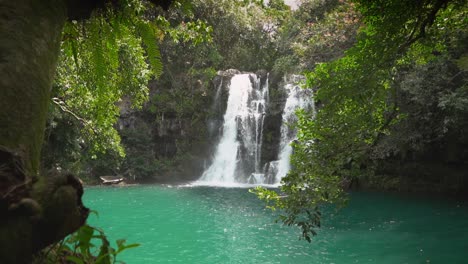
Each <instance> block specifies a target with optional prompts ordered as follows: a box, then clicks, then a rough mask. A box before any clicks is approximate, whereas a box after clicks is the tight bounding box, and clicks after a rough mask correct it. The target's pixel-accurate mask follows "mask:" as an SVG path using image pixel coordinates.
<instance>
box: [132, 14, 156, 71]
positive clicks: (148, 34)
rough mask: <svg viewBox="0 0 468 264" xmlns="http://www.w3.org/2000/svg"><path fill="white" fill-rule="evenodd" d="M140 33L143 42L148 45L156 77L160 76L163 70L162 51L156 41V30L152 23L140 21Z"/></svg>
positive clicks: (138, 24)
mask: <svg viewBox="0 0 468 264" xmlns="http://www.w3.org/2000/svg"><path fill="white" fill-rule="evenodd" d="M136 27H137V30H138V33H139V35H140V36H141V40H142V41H143V44H144V45H145V46H146V53H147V55H148V62H149V64H150V66H151V70H152V71H153V75H154V76H155V77H159V76H160V75H161V74H162V71H163V65H162V62H161V53H160V51H159V46H158V43H157V42H156V31H155V28H154V27H153V25H152V24H150V23H149V22H146V21H139V22H138V23H137V24H136Z"/></svg>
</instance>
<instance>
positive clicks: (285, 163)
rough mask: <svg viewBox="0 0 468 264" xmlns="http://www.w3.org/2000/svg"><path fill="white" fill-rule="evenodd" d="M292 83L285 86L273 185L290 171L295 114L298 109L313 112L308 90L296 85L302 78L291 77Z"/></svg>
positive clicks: (294, 135) (295, 132)
mask: <svg viewBox="0 0 468 264" xmlns="http://www.w3.org/2000/svg"><path fill="white" fill-rule="evenodd" d="M291 78H292V81H289V82H288V83H287V84H286V85H285V87H284V88H285V90H286V91H287V92H288V99H287V100H286V104H285V106H284V110H283V116H282V123H281V141H280V146H279V154H278V161H277V163H276V165H277V169H276V176H275V180H274V183H280V181H281V179H282V178H283V177H284V176H286V174H287V173H288V172H289V170H290V169H291V163H290V160H289V159H290V157H291V154H292V152H293V149H292V146H291V143H292V142H293V141H294V140H295V139H296V134H297V130H296V129H295V128H294V124H295V123H296V122H297V116H296V114H295V112H296V110H298V109H307V110H308V109H310V108H312V111H315V106H314V102H313V100H312V95H311V93H310V90H306V89H302V88H301V87H300V86H299V85H298V83H299V82H300V81H301V80H302V79H303V77H302V76H297V75H296V76H294V75H293V76H292V77H291Z"/></svg>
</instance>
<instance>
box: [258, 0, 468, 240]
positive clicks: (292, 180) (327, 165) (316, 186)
mask: <svg viewBox="0 0 468 264" xmlns="http://www.w3.org/2000/svg"><path fill="white" fill-rule="evenodd" d="M353 2H354V3H355V5H356V8H357V10H358V11H359V13H360V14H361V15H362V22H363V23H364V26H363V27H362V28H361V29H360V33H359V35H358V36H357V43H356V44H355V45H354V46H353V47H352V48H350V49H348V50H346V51H345V56H344V57H341V58H338V59H336V60H333V61H330V62H326V63H320V64H318V65H317V66H316V67H315V68H314V70H313V71H311V72H309V73H307V87H308V88H312V89H314V90H316V91H317V92H316V95H315V97H314V100H315V101H316V103H317V105H318V111H317V113H316V114H315V113H306V112H302V113H299V122H298V128H299V132H298V142H297V143H295V144H294V145H293V146H294V149H295V151H294V154H293V156H292V159H291V162H292V166H293V170H292V171H291V172H290V173H289V174H288V175H287V177H285V178H284V179H283V186H282V187H281V191H282V192H283V193H282V195H281V196H280V195H278V194H277V193H275V192H272V191H267V190H264V189H259V190H258V191H257V192H258V193H259V194H260V196H261V197H262V198H264V199H266V200H269V201H271V202H273V203H274V204H275V205H276V206H277V207H279V208H282V209H285V215H284V216H283V218H282V220H283V222H284V223H286V224H288V225H298V226H300V227H301V228H302V230H303V235H304V237H305V238H306V239H308V240H310V236H311V235H313V234H315V231H314V228H316V227H319V226H320V214H319V206H321V205H323V204H326V203H331V202H340V201H343V200H344V198H345V195H344V194H345V193H344V186H346V185H348V184H349V183H350V182H353V181H355V180H356V179H363V178H366V177H367V178H368V177H373V176H374V175H375V171H376V169H377V168H376V163H374V162H373V160H372V155H373V153H375V150H376V149H375V147H376V145H378V144H379V142H381V140H382V138H384V137H386V136H387V135H389V134H390V133H391V131H392V130H391V128H393V127H395V126H396V125H397V124H399V123H400V122H401V121H402V120H404V119H405V114H404V113H402V112H401V111H400V105H399V101H398V98H399V96H400V95H399V93H400V92H401V91H400V90H399V89H400V86H402V85H401V83H400V82H399V81H400V80H401V79H402V76H404V75H405V72H406V71H407V69H408V68H411V67H414V65H418V64H422V65H424V64H428V63H434V61H436V60H437V59H440V58H438V57H440V55H441V54H447V53H449V52H451V51H450V48H451V47H452V46H453V45H454V43H455V42H457V41H456V40H457V39H466V38H464V37H463V36H464V35H466V19H465V17H466V10H467V7H466V2H464V1H457V0H453V1H449V0H425V1H410V0H407V1H383V0H382V1H366V0H356V1H353ZM459 53H460V52H459ZM454 59H460V54H458V55H457V56H454ZM435 64H437V63H435ZM453 64H454V63H452V65H453ZM453 72H455V73H453ZM457 72H463V70H462V69H459V70H458V71H451V72H450V71H449V74H450V75H451V76H450V77H449V78H447V79H450V78H455V77H456V76H455V74H457ZM444 74H445V73H444ZM403 79H404V78H403ZM442 80H443V78H442ZM439 82H440V81H439ZM462 83H463V82H462ZM463 87H465V86H462V87H461V88H460V89H458V91H457V92H458V93H459V94H462V93H463V92H462V91H463V90H464V89H465V88H463ZM406 88H407V87H406ZM446 88H448V89H450V85H447V86H446ZM407 89H408V88H407ZM437 89H440V88H437ZM431 90H436V89H434V88H432V89H431ZM420 93H421V91H420ZM449 94H451V93H449ZM449 104H450V105H452V106H453V105H457V106H458V107H459V105H460V104H463V103H462V101H461V100H455V101H454V102H451V103H449ZM439 105H440V103H439ZM463 107H464V106H463ZM459 108H460V107H459Z"/></svg>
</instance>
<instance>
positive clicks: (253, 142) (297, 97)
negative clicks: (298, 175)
mask: <svg viewBox="0 0 468 264" xmlns="http://www.w3.org/2000/svg"><path fill="white" fill-rule="evenodd" d="M302 80H303V77H302V76H296V75H294V76H291V78H290V79H289V80H287V81H286V85H285V86H284V87H283V89H284V91H285V92H286V94H287V99H286V102H285V105H284V109H283V114H282V123H281V128H280V130H281V138H280V143H279V146H278V160H275V161H267V162H266V164H265V161H264V162H263V164H262V144H263V140H264V139H263V137H264V135H263V134H264V131H263V130H264V120H265V115H266V113H267V109H268V107H269V87H268V79H267V81H266V82H265V84H264V85H262V82H261V80H260V78H259V77H258V76H257V75H256V74H236V75H234V76H233V77H232V78H231V80H230V84H229V86H228V91H229V96H228V101H227V107H226V112H225V114H224V118H223V119H224V123H223V126H222V134H221V137H220V140H219V143H218V145H217V146H216V150H215V152H214V156H213V160H212V162H211V165H210V166H209V167H208V168H207V169H206V170H205V171H204V172H203V174H202V176H201V177H200V179H199V181H198V184H209V185H230V184H239V183H241V184H278V183H279V182H280V180H281V178H282V177H284V176H285V175H286V174H287V172H288V171H289V169H290V164H289V158H290V156H291V154H292V147H291V145H290V144H291V142H292V141H293V140H294V139H295V138H296V130H295V129H294V128H293V127H291V124H294V123H295V122H296V121H297V117H296V115H295V111H296V110H297V109H298V108H310V107H313V102H312V98H311V95H310V91H309V90H304V89H301V88H300V87H299V85H298V82H300V81H302ZM219 89H220V88H219V87H218V90H217V92H216V99H219Z"/></svg>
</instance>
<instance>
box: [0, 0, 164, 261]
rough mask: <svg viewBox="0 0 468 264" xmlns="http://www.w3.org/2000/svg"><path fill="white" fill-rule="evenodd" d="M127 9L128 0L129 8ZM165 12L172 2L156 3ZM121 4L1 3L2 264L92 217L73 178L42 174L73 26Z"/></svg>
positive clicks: (28, 255) (61, 0)
mask: <svg viewBox="0 0 468 264" xmlns="http://www.w3.org/2000/svg"><path fill="white" fill-rule="evenodd" d="M124 2H125V1H124ZM152 2H154V3H156V4H158V5H161V6H163V7H166V8H167V7H168V5H169V4H170V3H171V2H172V1H170V0H168V1H152ZM106 5H114V6H116V7H117V6H118V3H115V2H114V1H74V0H70V1H66V0H45V1H35V0H21V1H16V2H11V1H6V0H2V1H1V2H0V38H1V42H0V76H1V77H2V78H1V79H2V81H1V86H0V88H1V93H0V102H1V103H0V124H1V125H0V195H1V198H0V210H1V212H0V215H1V218H0V221H1V225H0V262H2V263H28V262H29V261H30V259H31V257H32V255H33V254H34V253H35V252H37V251H39V250H40V249H42V248H44V247H46V246H47V245H49V244H51V243H53V242H55V241H58V240H60V239H62V238H63V237H65V236H66V235H67V234H70V233H71V232H73V231H75V230H76V229H77V228H79V227H80V226H81V225H83V223H84V222H85V220H86V218H87V216H88V212H89V210H88V209H87V208H85V207H84V206H83V204H82V202H81V196H82V194H83V189H82V187H81V184H80V182H79V181H78V180H77V179H76V178H75V177H74V176H73V175H60V174H59V173H44V172H40V165H39V164H40V153H41V147H42V142H43V136H44V128H45V121H46V117H47V109H48V105H49V100H50V97H51V86H52V81H53V78H54V74H55V69H56V65H57V59H58V54H59V48H60V41H61V37H62V30H63V28H64V25H65V23H66V21H67V20H70V21H72V20H82V19H87V18H88V17H89V16H90V15H91V12H92V11H94V10H96V9H98V8H103V7H105V6H106Z"/></svg>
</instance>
